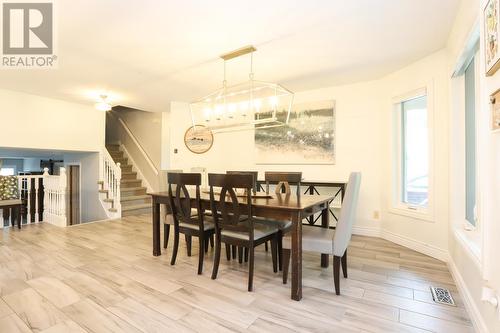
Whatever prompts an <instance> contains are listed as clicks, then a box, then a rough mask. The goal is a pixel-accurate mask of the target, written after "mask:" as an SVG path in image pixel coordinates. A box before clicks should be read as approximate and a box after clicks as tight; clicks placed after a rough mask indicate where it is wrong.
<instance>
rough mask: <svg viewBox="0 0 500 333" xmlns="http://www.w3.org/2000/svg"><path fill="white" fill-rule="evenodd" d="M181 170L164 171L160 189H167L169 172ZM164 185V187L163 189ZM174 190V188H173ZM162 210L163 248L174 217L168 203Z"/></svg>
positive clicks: (166, 245)
mask: <svg viewBox="0 0 500 333" xmlns="http://www.w3.org/2000/svg"><path fill="white" fill-rule="evenodd" d="M182 172H183V171H182V170H181V169H172V170H167V171H166V178H167V179H165V177H163V181H162V183H163V184H164V185H163V184H162V185H160V187H161V190H162V191H163V190H166V191H168V175H169V174H170V173H182ZM165 185H166V189H165ZM173 191H174V192H175V189H174V190H173ZM164 206H165V207H164V210H163V212H162V215H163V216H164V218H163V248H164V249H166V248H167V247H168V239H169V237H170V226H173V225H174V218H173V216H172V209H171V208H170V205H164Z"/></svg>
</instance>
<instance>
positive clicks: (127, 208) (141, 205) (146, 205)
mask: <svg viewBox="0 0 500 333" xmlns="http://www.w3.org/2000/svg"><path fill="white" fill-rule="evenodd" d="M150 207H151V203H145V204H140V205H130V206H122V211H128V210H136V209H143V208H150Z"/></svg>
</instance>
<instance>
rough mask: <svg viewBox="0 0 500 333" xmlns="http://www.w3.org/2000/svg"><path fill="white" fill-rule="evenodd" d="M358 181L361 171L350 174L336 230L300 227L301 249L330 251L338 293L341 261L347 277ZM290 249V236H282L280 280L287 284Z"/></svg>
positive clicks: (359, 181) (326, 252) (328, 252)
mask: <svg viewBox="0 0 500 333" xmlns="http://www.w3.org/2000/svg"><path fill="white" fill-rule="evenodd" d="M360 184H361V172H353V173H351V175H350V176H349V183H348V185H347V191H346V193H345V196H344V201H343V202H342V209H341V211H340V218H339V221H338V223H337V227H336V229H335V230H332V229H327V228H318V227H314V226H303V228H302V251H307V252H319V253H325V254H333V279H334V283H335V293H336V294H337V295H339V294H340V281H339V275H340V264H341V263H342V271H343V273H344V277H345V278H347V246H348V245H349V241H350V240H351V235H352V228H353V225H354V221H355V218H356V208H357V206H358V197H359V186H360ZM290 249H291V237H290V236H286V237H284V238H283V260H284V261H283V264H284V265H283V283H286V280H287V276H288V266H289V262H290Z"/></svg>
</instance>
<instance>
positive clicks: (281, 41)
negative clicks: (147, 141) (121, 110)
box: [0, 0, 460, 111]
mask: <svg viewBox="0 0 500 333" xmlns="http://www.w3.org/2000/svg"><path fill="white" fill-rule="evenodd" d="M459 2H460V1H459V0H418V1H417V0H356V1H345V0H330V1H325V0H322V1H313V0H308V1H297V0H296V1H292V0H286V1H283V0H275V1H269V0H268V1H261V0H253V1H245V2H240V1H234V0H233V1H229V0H211V1H202V0H199V1H189V0H187V1H173V0H163V1H157V0H156V1H155V0H142V1H139V0H127V1H124V0H106V1H103V0H85V1H57V2H56V22H55V24H56V27H55V28H56V35H57V36H56V38H57V49H56V54H57V56H58V61H59V65H58V68H57V69H50V70H49V69H44V70H3V71H1V72H0V73H1V75H0V88H3V89H10V90H16V91H23V92H27V93H32V94H36V95H42V96H46V97H53V98H58V99H63V100H68V101H73V102H78V103H87V104H89V105H91V104H93V103H95V100H94V99H95V98H96V97H95V96H97V95H98V94H99V92H101V91H106V92H108V94H109V95H110V96H111V98H112V101H111V102H112V104H114V105H118V104H121V105H127V106H130V107H134V108H139V109H143V110H148V111H165V110H168V105H169V102H170V101H172V100H175V101H191V100H193V99H196V98H197V97H200V96H203V95H205V94H207V93H209V92H211V91H212V90H214V89H216V88H218V87H219V86H220V85H221V81H222V74H223V64H222V61H221V60H220V59H219V58H218V56H219V55H220V54H222V53H226V52H228V51H231V50H234V49H237V48H240V47H242V46H245V45H249V44H253V45H255V46H256V47H257V49H258V51H257V52H256V53H255V56H254V69H255V75H256V78H257V79H260V80H265V81H273V82H279V83H281V84H283V85H284V86H286V87H287V88H289V89H291V90H294V91H301V90H306V89H313V88H318V87H323V86H330V85H336V84H342V83H349V82H356V81H362V80H370V79H375V78H378V77H381V76H383V75H385V74H388V73H390V72H393V71H395V70H397V69H399V68H402V67H404V66H405V65H407V64H409V63H411V62H413V61H415V60H417V59H420V58H422V57H424V56H426V55H428V54H430V53H432V52H434V51H437V50H439V49H440V48H442V47H444V46H445V44H446V40H447V37H448V34H449V32H450V30H451V26H452V23H453V20H454V18H455V14H456V11H457V8H458V4H459ZM248 69H249V58H248V57H243V58H238V59H235V60H232V61H230V62H229V63H228V67H227V70H228V73H229V75H228V82H229V84H231V83H232V82H234V83H237V82H240V81H243V80H245V79H246V78H247V74H248Z"/></svg>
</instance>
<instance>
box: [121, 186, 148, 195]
mask: <svg viewBox="0 0 500 333" xmlns="http://www.w3.org/2000/svg"><path fill="white" fill-rule="evenodd" d="M144 194H146V188H143V189H140V190H133V191H123V190H122V191H121V196H122V197H126V196H131V195H144Z"/></svg>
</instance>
